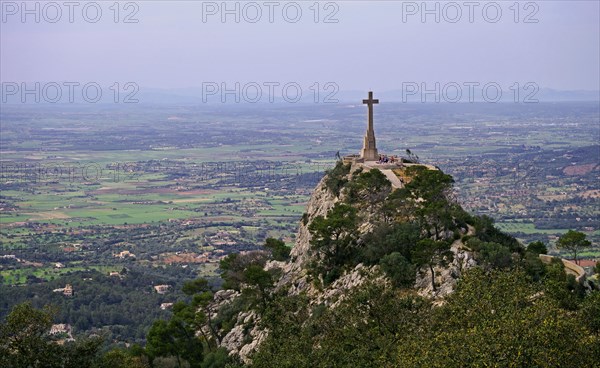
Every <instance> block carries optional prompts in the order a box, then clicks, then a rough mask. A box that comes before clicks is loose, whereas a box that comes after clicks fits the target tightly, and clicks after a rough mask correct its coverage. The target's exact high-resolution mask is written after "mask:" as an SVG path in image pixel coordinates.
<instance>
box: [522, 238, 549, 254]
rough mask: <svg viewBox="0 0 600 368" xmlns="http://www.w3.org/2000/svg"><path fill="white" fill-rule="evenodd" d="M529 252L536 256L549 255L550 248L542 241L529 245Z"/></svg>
mask: <svg viewBox="0 0 600 368" xmlns="http://www.w3.org/2000/svg"><path fill="white" fill-rule="evenodd" d="M527 251H528V252H531V253H534V254H548V247H546V244H544V243H543V242H541V241H539V240H538V241H534V242H531V243H529V245H528V246H527Z"/></svg>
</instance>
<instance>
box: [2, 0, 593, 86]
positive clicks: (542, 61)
mask: <svg viewBox="0 0 600 368" xmlns="http://www.w3.org/2000/svg"><path fill="white" fill-rule="evenodd" d="M0 3H1V5H2V22H1V27H2V29H1V35H0V42H1V57H0V58H1V60H0V61H1V66H0V71H1V79H2V81H3V82H7V81H9V82H35V81H39V82H48V81H56V82H61V81H73V82H80V83H85V82H88V81H95V82H98V83H101V84H110V83H112V82H121V83H122V82H128V81H132V82H135V83H137V84H138V85H140V86H143V87H156V88H182V87H193V86H200V85H201V84H202V83H203V82H216V83H221V82H227V83H234V82H240V83H242V84H244V83H248V82H257V83H263V82H279V83H286V82H296V83H299V84H301V85H302V86H306V87H308V86H310V85H311V84H312V83H314V82H319V83H325V82H334V83H336V84H337V85H338V86H339V87H340V89H341V90H367V89H374V90H376V91H380V90H391V89H398V88H400V85H401V83H402V82H417V83H421V82H428V83H433V82H440V83H448V82H457V83H462V82H479V83H487V82H496V83H499V84H501V85H502V86H503V87H505V88H508V87H509V86H510V85H512V84H513V83H514V82H519V83H526V82H534V83H537V84H538V85H539V86H540V87H548V88H554V89H565V90H572V89H586V90H597V89H599V83H600V82H599V80H600V75H599V68H600V67H599V65H600V60H599V55H600V49H599V47H600V46H599V45H600V40H599V37H600V36H599V35H600V26H599V23H600V20H599V13H600V9H599V2H598V1H536V2H525V1H523V2H519V3H518V4H517V5H518V6H516V7H515V5H514V3H515V2H514V1H507V2H503V1H499V2H495V3H490V2H470V3H469V4H470V5H468V6H467V5H464V4H465V3H466V2H464V1H458V2H455V3H448V2H428V3H427V7H428V9H430V10H431V9H433V10H435V7H436V6H437V7H438V9H439V12H438V16H439V23H437V22H436V19H435V17H436V14H425V16H426V18H425V22H422V15H423V9H422V2H421V1H418V2H406V1H405V2H401V1H368V2H367V1H333V2H325V1H323V2H319V3H317V4H316V6H315V2H314V1H297V2H295V3H291V2H276V1H273V2H265V1H258V2H255V3H251V4H248V3H249V2H247V1H244V2H235V1H228V2H227V4H226V6H227V7H228V9H229V10H232V9H233V12H232V13H231V14H226V15H225V16H226V18H225V22H222V15H223V9H222V7H223V2H221V1H218V2H201V1H133V2H130V3H127V2H120V3H119V4H120V6H119V12H118V14H117V12H116V7H115V6H114V2H113V1H98V2H96V3H93V4H91V5H87V7H86V8H85V9H86V10H85V11H86V13H85V14H82V13H83V7H84V6H85V5H86V2H74V3H75V4H76V6H73V8H71V9H72V10H73V19H72V22H70V20H69V10H70V8H69V7H68V6H64V5H62V4H63V1H57V2H56V3H53V4H51V5H47V2H31V1H30V2H28V3H27V6H28V7H29V8H30V9H33V10H34V12H33V13H35V6H36V3H37V4H38V6H39V7H40V10H39V13H38V14H37V15H39V17H40V19H39V23H36V19H35V16H36V14H25V19H22V16H23V15H24V14H23V11H24V9H22V6H21V1H17V2H11V1H5V0H2V1H0ZM236 7H238V9H239V12H236V11H235V9H236ZM284 7H285V11H286V13H285V14H283V11H284ZM484 7H485V11H484ZM511 7H512V8H511ZM98 8H100V9H101V11H102V14H101V15H100V16H96V11H97V9H98ZM317 8H318V9H319V12H318V14H317V13H316V9H317ZM517 8H518V10H519V12H518V14H517V13H516V9H517ZM257 9H259V10H260V11H261V12H262V15H261V17H260V18H258V13H257ZM271 9H272V10H273V19H272V20H273V22H272V23H271V22H270V19H269V17H270V14H269V11H270V10H271ZM298 9H301V11H302V14H301V15H297V14H296V12H297V10H298ZM498 9H500V10H501V12H502V13H501V14H497V11H498ZM58 10H60V11H61V12H62V15H61V16H60V17H59V16H58V13H57V11H58ZM471 10H472V14H470V12H471ZM459 11H460V12H461V13H462V14H461V15H460V16H459V13H458V12H459ZM128 14H133V15H132V16H131V19H130V20H137V21H138V22H137V23H125V22H124V21H125V17H126V16H127V15H128ZM84 15H85V17H84ZM236 16H238V17H239V23H236V19H235V17H236ZM471 16H472V19H469V18H470V17H471ZM86 17H87V18H86ZM115 17H116V18H117V21H118V22H117V23H115V22H114V21H115ZM286 17H287V18H286ZM315 17H316V18H317V19H316V20H318V22H315ZM515 17H517V20H518V22H515ZM203 18H204V19H203ZM326 18H327V19H326ZM96 19H98V21H97V22H96V23H93V22H92V21H94V20H96ZM23 20H24V22H23ZM54 20H57V21H56V22H55V23H51V22H50V21H54ZM254 20H257V21H256V22H255V23H251V21H254ZM296 20H297V21H296ZM325 20H329V21H336V20H337V22H336V23H327V22H325ZM471 20H472V22H471ZM496 20H497V22H494V21H496ZM293 21H296V22H293ZM453 21H454V23H452V22H453ZM525 21H529V22H533V21H537V22H535V23H526V22H525Z"/></svg>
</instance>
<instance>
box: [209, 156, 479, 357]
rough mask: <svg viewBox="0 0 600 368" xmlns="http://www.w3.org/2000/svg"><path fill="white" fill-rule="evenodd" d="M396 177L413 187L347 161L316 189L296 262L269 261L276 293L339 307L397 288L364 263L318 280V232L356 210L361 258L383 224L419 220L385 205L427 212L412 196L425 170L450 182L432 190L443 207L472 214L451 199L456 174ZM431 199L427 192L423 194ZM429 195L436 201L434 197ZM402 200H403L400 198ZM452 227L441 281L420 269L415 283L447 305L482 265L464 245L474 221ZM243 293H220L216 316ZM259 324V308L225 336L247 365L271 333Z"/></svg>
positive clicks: (418, 169)
mask: <svg viewBox="0 0 600 368" xmlns="http://www.w3.org/2000/svg"><path fill="white" fill-rule="evenodd" d="M395 171H396V172H397V175H398V177H399V178H400V179H401V180H403V181H404V182H407V184H408V185H407V186H405V187H404V188H402V189H396V188H393V187H392V185H391V183H390V182H389V180H388V179H387V178H386V177H385V176H384V175H382V173H381V171H379V170H378V169H376V168H366V167H364V166H362V165H352V166H350V165H343V164H341V163H340V164H338V166H337V167H336V168H335V169H334V170H332V171H331V172H329V173H328V174H327V175H326V176H325V177H324V178H323V179H322V180H321V181H320V182H319V184H318V185H317V186H316V188H315V190H314V192H313V194H312V196H311V198H310V200H309V202H308V204H307V206H306V212H305V213H304V215H303V218H302V221H301V222H300V224H299V228H298V232H297V236H296V242H295V245H294V247H293V248H292V250H291V253H290V259H289V260H287V261H277V260H269V261H267V262H266V264H265V266H264V269H265V270H269V271H271V272H273V274H275V275H277V278H276V280H275V283H274V284H275V286H274V289H273V292H278V293H285V294H288V295H305V296H306V297H307V298H308V300H309V303H310V304H314V305H326V306H333V307H335V306H336V305H337V304H338V303H339V301H340V300H341V299H342V298H343V297H344V296H345V295H347V294H348V293H349V292H350V291H351V290H352V289H354V288H357V287H359V286H360V285H362V284H363V283H365V282H366V281H368V280H373V279H377V280H378V282H380V283H381V284H392V282H391V280H390V278H389V277H388V276H387V275H386V273H385V272H382V271H381V267H380V266H379V264H377V262H373V261H370V262H360V260H358V261H355V262H348V263H347V264H343V266H344V267H342V270H341V273H340V275H339V277H337V278H335V280H333V281H331V282H327V281H326V280H324V277H327V276H328V275H327V274H325V275H324V274H318V273H317V274H315V272H314V268H315V263H317V264H318V263H323V261H324V260H323V258H324V257H323V253H322V252H319V251H316V250H315V249H314V248H315V247H314V244H313V243H312V241H313V237H314V231H311V226H312V225H313V224H314V223H315V220H316V219H320V220H322V219H327V217H328V214H330V213H331V211H332V209H334V207H336V205H338V206H349V207H351V208H352V209H355V210H356V214H355V217H356V220H355V222H354V223H352V224H351V225H350V226H351V227H352V229H350V231H352V232H354V233H355V234H353V240H354V241H350V242H349V244H350V243H352V244H351V245H348V246H352V247H353V248H355V249H353V250H354V251H356V252H357V253H360V248H361V247H364V246H365V241H369V239H367V240H365V238H368V237H369V235H371V234H372V233H373V231H375V230H376V229H379V228H381V227H382V226H381V225H382V224H387V225H389V226H390V227H391V226H392V225H393V224H394V223H402V222H405V221H408V220H410V221H412V220H414V218H413V217H414V216H413V215H412V214H410V213H401V211H400V210H394V209H390V208H384V207H385V206H386V205H387V206H388V207H390V205H391V206H393V205H394V200H397V201H400V200H409V199H411V200H413V202H414V203H412V205H415V207H414V208H413V209H410V210H409V209H406V210H408V211H413V210H414V211H416V210H417V207H419V208H421V207H423V206H416V205H417V204H418V203H419V201H421V202H423V201H424V199H423V198H422V197H415V196H416V195H419V194H420V193H418V192H419V191H416V192H417V193H412V192H411V190H414V187H415V185H413V186H410V179H411V177H412V176H415V177H416V176H418V175H419V174H422V173H423V172H426V171H430V172H431V173H434V174H433V175H432V176H435V177H436V179H438V180H440V181H443V180H444V179H445V183H441V182H440V183H438V184H441V185H440V186H439V187H438V188H431V190H438V191H440V193H437V194H436V195H439V198H436V201H438V202H440V201H441V202H444V204H446V205H447V206H448V208H446V209H445V210H446V211H457V213H458V214H460V215H461V216H464V215H465V213H464V212H463V211H462V209H461V208H460V206H459V205H458V204H457V203H454V202H452V201H451V195H452V192H451V183H452V181H451V178H449V176H447V175H445V174H443V173H441V171H439V170H437V169H432V168H431V167H428V166H425V165H413V166H399V167H398V169H397V170H395ZM395 190H402V191H403V193H404V195H398V194H396V195H395V197H393V193H392V192H394V191H395ZM421 191H422V190H421ZM423 193H425V192H424V191H423ZM428 195H430V196H432V198H433V194H431V193H430V194H428ZM396 197H397V198H400V200H398V199H395V198H396ZM405 204H406V203H405ZM440 211H442V210H440ZM448 213H450V212H448ZM386 216H389V218H386ZM403 216H404V217H403ZM451 222H452V221H451ZM454 222H456V221H454ZM448 225H451V226H441V227H440V229H438V233H437V234H436V236H435V237H436V238H439V239H440V240H438V241H440V242H441V241H445V243H446V245H447V247H446V248H447V249H446V254H445V255H442V259H440V262H439V263H435V264H431V268H433V270H434V272H433V275H434V278H435V281H434V282H433V283H432V281H431V279H432V272H430V268H429V266H425V265H419V267H414V268H412V271H414V275H413V276H414V281H413V282H412V283H411V287H413V288H414V289H415V290H416V291H417V292H418V293H419V294H420V295H423V296H426V297H429V298H432V299H435V300H442V298H443V297H444V296H445V295H447V294H449V293H451V292H452V290H453V288H454V286H455V285H456V281H457V279H458V278H460V275H461V273H462V272H463V270H465V269H468V268H470V267H473V266H475V265H476V264H477V261H476V260H475V258H474V255H473V252H472V251H471V250H470V249H469V248H468V247H467V246H465V244H464V242H463V241H462V237H463V235H467V236H471V235H473V234H474V228H473V227H472V226H470V225H468V224H466V223H463V224H461V225H459V224H458V223H453V224H448ZM450 239H452V240H450ZM354 243H356V244H354ZM375 261H378V260H377V259H376V260H375ZM434 285H435V286H434ZM240 295H241V294H240V293H237V292H232V291H229V290H224V291H220V292H218V293H217V294H216V297H215V307H214V308H213V309H214V311H215V313H216V311H217V310H219V308H222V307H223V305H225V304H227V303H232V302H233V300H234V299H235V298H237V297H239V296H240ZM259 321H260V317H259V314H258V313H256V312H255V311H253V310H250V311H243V312H240V313H239V314H238V316H237V320H236V325H235V327H234V328H232V329H231V330H230V331H229V332H228V333H227V334H226V335H225V336H224V338H223V339H222V341H221V345H222V346H223V347H225V348H227V350H228V351H230V352H231V353H232V354H238V355H239V356H240V357H241V359H242V361H245V362H248V361H249V356H250V354H251V353H253V352H254V351H255V350H256V348H257V347H258V346H259V344H260V343H261V341H262V340H263V339H264V338H265V337H266V336H267V334H268V331H267V330H265V329H261V328H260V327H259V325H260V323H258V322H259ZM249 325H252V327H249Z"/></svg>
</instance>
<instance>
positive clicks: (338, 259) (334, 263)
mask: <svg viewBox="0 0 600 368" xmlns="http://www.w3.org/2000/svg"><path fill="white" fill-rule="evenodd" d="M357 221H358V218H357V214H356V209H355V208H354V207H352V206H350V205H347V204H341V203H337V204H336V205H335V206H333V208H331V209H330V210H329V212H328V213H327V217H323V216H317V217H316V218H315V219H314V220H313V221H312V223H311V224H310V225H309V226H308V230H309V231H310V232H311V234H312V239H311V241H310V243H311V245H312V246H313V249H314V250H315V251H316V252H317V253H318V254H319V255H320V256H321V260H320V261H319V262H320V266H319V267H317V271H318V273H320V274H322V275H323V277H324V280H325V281H326V282H331V281H333V280H335V278H337V277H338V276H339V274H340V269H341V267H342V266H343V265H345V264H346V263H347V262H348V261H350V260H351V259H353V257H356V255H357V253H358V252H357V239H358V231H357V229H356V223H357Z"/></svg>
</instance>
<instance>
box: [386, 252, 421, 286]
mask: <svg viewBox="0 0 600 368" xmlns="http://www.w3.org/2000/svg"><path fill="white" fill-rule="evenodd" d="M379 265H380V266H381V269H382V270H383V271H384V272H385V273H386V275H387V276H388V277H389V278H390V279H391V280H392V282H393V283H394V285H395V286H397V287H411V286H412V285H413V284H414V283H415V277H416V269H415V266H414V265H413V264H412V263H410V262H409V261H407V260H406V258H404V257H403V256H402V254H400V253H398V252H393V253H390V254H388V255H386V256H384V257H383V258H381V261H380V262H379Z"/></svg>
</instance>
